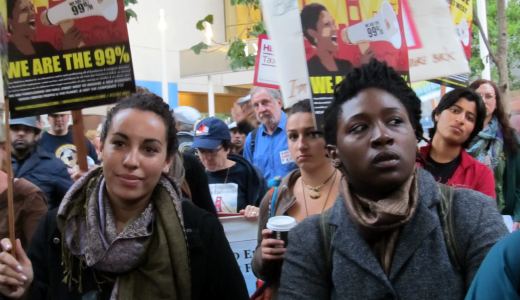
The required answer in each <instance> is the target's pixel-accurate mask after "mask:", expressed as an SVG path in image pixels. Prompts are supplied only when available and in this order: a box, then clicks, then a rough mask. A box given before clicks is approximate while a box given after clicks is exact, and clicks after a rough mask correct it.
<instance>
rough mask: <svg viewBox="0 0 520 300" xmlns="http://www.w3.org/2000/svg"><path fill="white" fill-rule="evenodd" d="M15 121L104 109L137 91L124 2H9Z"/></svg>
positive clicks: (10, 82)
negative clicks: (86, 108)
mask: <svg viewBox="0 0 520 300" xmlns="http://www.w3.org/2000/svg"><path fill="white" fill-rule="evenodd" d="M7 18H8V32H9V39H8V68H7V79H8V80H7V96H8V98H9V103H10V111H11V115H12V117H15V118H16V117H22V116H29V115H36V114H45V113H51V112H56V111H63V110H73V109H81V108H85V107H90V106H97V105H104V104H109V103H112V102H114V101H115V100H116V99H117V98H120V97H122V96H125V95H128V94H130V93H131V92H133V91H134V90H135V83H134V74H133V70H132V55H131V53H130V45H129V42H128V32H127V29H126V16H125V12H124V1H123V0H65V1H63V0H7Z"/></svg>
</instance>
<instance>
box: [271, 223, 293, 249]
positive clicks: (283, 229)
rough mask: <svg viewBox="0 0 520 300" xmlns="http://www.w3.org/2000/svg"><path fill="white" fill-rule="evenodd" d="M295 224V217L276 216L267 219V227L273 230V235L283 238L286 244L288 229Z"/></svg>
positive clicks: (276, 237)
mask: <svg viewBox="0 0 520 300" xmlns="http://www.w3.org/2000/svg"><path fill="white" fill-rule="evenodd" d="M295 226H296V219H295V218H293V217H289V216H276V217H271V218H269V220H267V229H270V230H272V231H273V237H274V238H275V239H278V240H283V241H284V242H285V244H286V245H287V242H288V234H289V230H291V229H293V228H294V227H295Z"/></svg>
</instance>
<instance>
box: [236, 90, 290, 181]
mask: <svg viewBox="0 0 520 300" xmlns="http://www.w3.org/2000/svg"><path fill="white" fill-rule="evenodd" d="M250 94H251V104H252V105H253V108H254V110H255V114H256V118H257V119H258V121H259V122H260V123H261V124H260V126H259V127H258V129H257V130H254V131H252V132H250V133H249V134H248V135H247V138H246V144H245V147H244V157H245V158H246V159H247V160H249V161H250V162H251V163H252V164H253V165H254V166H255V167H257V168H258V169H259V170H260V171H261V172H262V174H263V175H264V178H265V180H266V181H267V182H269V181H270V180H272V179H273V178H274V177H277V176H280V177H283V176H285V175H286V174H288V173H289V172H290V171H292V170H293V169H295V168H296V164H295V163H294V161H293V159H292V158H291V155H290V153H289V149H288V146H287V134H286V132H285V124H286V122H287V116H286V115H285V113H284V112H283V111H282V96H281V94H280V91H279V90H275V89H270V88H264V87H254V88H253V89H252V90H251V93H250Z"/></svg>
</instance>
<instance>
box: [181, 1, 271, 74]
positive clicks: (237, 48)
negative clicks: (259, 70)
mask: <svg viewBox="0 0 520 300" xmlns="http://www.w3.org/2000/svg"><path fill="white" fill-rule="evenodd" d="M226 1H231V2H230V3H231V5H233V6H234V5H244V6H247V7H248V8H250V9H258V8H259V7H260V2H259V0H226ZM204 21H208V22H209V23H211V24H213V15H207V16H206V17H205V18H204V19H201V20H199V21H197V23H196V25H195V27H196V28H197V30H200V31H202V30H204V27H203V25H202V23H203V22H204ZM246 30H247V32H246V36H247V37H257V36H259V35H260V34H263V33H266V29H265V26H264V23H263V22H262V21H260V22H257V23H255V24H253V25H251V26H250V27H248V28H247V29H246ZM247 47H248V46H247V44H246V43H245V42H244V40H242V39H240V38H238V37H235V38H234V39H233V40H232V41H231V43H230V44H229V49H228V52H227V54H226V57H227V58H228V60H229V66H230V67H231V69H232V70H233V71H236V70H240V69H249V68H251V67H254V65H255V59H256V54H254V53H249V52H248V51H247V50H246V48H247ZM208 48H209V45H207V44H205V43H204V42H200V43H198V44H196V45H194V46H192V47H191V48H190V49H191V50H192V51H193V52H194V53H195V54H200V53H201V52H202V51H203V50H205V49H208Z"/></svg>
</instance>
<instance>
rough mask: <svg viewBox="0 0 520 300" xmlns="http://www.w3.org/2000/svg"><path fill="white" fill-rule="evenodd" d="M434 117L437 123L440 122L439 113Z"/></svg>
mask: <svg viewBox="0 0 520 300" xmlns="http://www.w3.org/2000/svg"><path fill="white" fill-rule="evenodd" d="M433 119H434V120H435V123H438V122H439V115H438V114H435V115H433Z"/></svg>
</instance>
